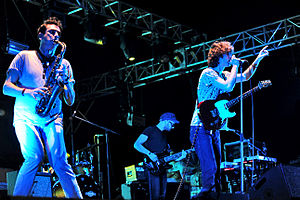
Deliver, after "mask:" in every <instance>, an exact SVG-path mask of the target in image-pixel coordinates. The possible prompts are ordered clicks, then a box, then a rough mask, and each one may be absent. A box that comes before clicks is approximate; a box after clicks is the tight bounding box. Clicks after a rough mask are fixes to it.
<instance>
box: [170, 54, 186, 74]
mask: <svg viewBox="0 0 300 200" xmlns="http://www.w3.org/2000/svg"><path fill="white" fill-rule="evenodd" d="M169 66H170V70H173V69H175V68H183V67H185V56H184V49H176V50H175V51H174V53H173V58H172V60H170V63H169Z"/></svg>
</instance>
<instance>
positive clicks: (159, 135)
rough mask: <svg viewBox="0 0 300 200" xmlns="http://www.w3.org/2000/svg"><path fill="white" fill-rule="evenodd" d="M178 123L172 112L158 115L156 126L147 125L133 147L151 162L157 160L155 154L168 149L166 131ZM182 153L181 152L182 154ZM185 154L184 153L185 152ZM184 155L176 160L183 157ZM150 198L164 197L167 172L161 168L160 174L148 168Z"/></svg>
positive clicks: (151, 199) (152, 199) (157, 199)
mask: <svg viewBox="0 0 300 200" xmlns="http://www.w3.org/2000/svg"><path fill="white" fill-rule="evenodd" d="M177 123H179V121H178V120H177V119H176V117H175V114H173V113H164V114H162V115H161V116H160V119H159V123H158V124H157V125H156V126H149V127H147V128H146V129H145V130H144V131H143V133H142V134H141V135H140V136H139V137H138V139H137V140H136V141H135V143H134V148H135V149H136V150H138V151H139V152H141V153H143V154H145V155H147V157H149V159H150V160H151V161H153V162H156V161H158V159H159V157H158V156H157V155H159V154H162V153H164V152H165V151H166V150H170V148H169V145H168V143H167V135H166V134H165V133H166V132H170V131H171V130H172V129H173V128H174V126H175V124H177ZM182 155H183V154H182ZM185 155H186V154H185ZM184 157H185V156H184V155H183V156H182V158H179V159H177V160H180V159H183V158H184ZM148 176H149V177H148V178H149V193H150V200H159V199H165V198H166V189H167V172H166V170H162V173H160V174H152V173H151V171H150V170H148Z"/></svg>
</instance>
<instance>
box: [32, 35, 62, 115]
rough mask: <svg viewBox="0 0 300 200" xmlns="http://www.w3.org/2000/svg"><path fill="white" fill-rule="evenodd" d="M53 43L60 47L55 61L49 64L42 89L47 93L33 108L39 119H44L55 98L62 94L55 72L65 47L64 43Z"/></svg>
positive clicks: (56, 41)
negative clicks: (48, 70) (49, 68)
mask: <svg viewBox="0 0 300 200" xmlns="http://www.w3.org/2000/svg"><path fill="white" fill-rule="evenodd" d="M54 42H55V43H57V44H59V45H60V46H61V51H60V53H59V54H58V55H57V56H56V58H55V61H54V62H53V63H52V64H51V67H52V68H51V72H50V74H49V77H48V78H47V81H46V83H45V85H44V87H47V88H48V91H47V93H45V95H43V96H42V98H41V99H40V100H39V101H38V103H37V105H36V106H35V111H36V114H38V115H39V116H41V117H46V116H47V115H48V114H49V112H50V111H51V109H52V107H53V103H54V102H55V100H56V98H57V97H58V96H59V95H60V93H61V92H62V90H61V85H60V83H59V82H58V80H57V73H56V70H57V69H58V68H59V67H60V65H61V62H62V60H63V58H64V55H65V52H66V48H67V45H66V44H65V43H64V42H61V41H58V40H55V41H54Z"/></svg>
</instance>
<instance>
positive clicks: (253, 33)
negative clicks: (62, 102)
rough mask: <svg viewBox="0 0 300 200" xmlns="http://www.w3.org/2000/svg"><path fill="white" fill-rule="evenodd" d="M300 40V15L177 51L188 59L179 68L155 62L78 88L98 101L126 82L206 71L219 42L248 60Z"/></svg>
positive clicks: (134, 83)
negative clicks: (210, 51)
mask: <svg viewBox="0 0 300 200" xmlns="http://www.w3.org/2000/svg"><path fill="white" fill-rule="evenodd" d="M299 37H300V15H298V16H294V17H291V18H287V19H283V20H280V21H277V22H274V23H270V24H266V25H263V26H260V27H256V28H252V29H249V30H246V31H242V32H239V33H235V34H232V35H228V36H225V37H222V38H218V39H216V40H211V41H208V42H203V43H200V44H197V45H192V46H186V47H184V48H181V49H178V50H177V51H178V52H179V53H181V54H182V55H183V57H184V59H183V61H182V62H181V63H180V65H178V66H173V65H171V64H161V63H159V62H157V61H156V60H155V59H154V58H152V59H149V60H145V61H143V62H139V63H136V64H132V65H128V66H125V67H122V68H119V69H118V70H115V71H113V72H107V73H104V74H100V75H97V76H95V77H92V78H89V79H86V80H82V81H80V82H79V83H78V88H77V89H78V92H79V98H83V99H85V98H89V97H92V98H94V97H98V96H103V95H108V94H112V93H115V92H117V91H118V90H119V89H120V85H121V84H122V82H124V83H125V82H127V83H131V84H132V87H133V88H136V87H141V86H144V85H147V84H149V83H153V82H157V81H162V80H165V79H169V78H173V77H176V76H180V75H183V74H188V73H191V72H195V71H199V70H202V69H204V68H206V67H207V52H208V50H209V48H210V46H211V44H212V43H213V42H215V41H217V40H218V41H221V40H226V41H229V42H231V43H232V44H233V45H234V48H235V54H236V55H237V57H240V58H246V57H250V56H254V55H257V54H258V53H259V51H260V50H261V49H262V48H263V47H264V46H266V45H268V51H274V50H278V49H281V48H285V47H288V46H292V45H295V44H297V43H298V38H299Z"/></svg>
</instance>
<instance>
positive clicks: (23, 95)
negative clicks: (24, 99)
mask: <svg viewBox="0 0 300 200" xmlns="http://www.w3.org/2000/svg"><path fill="white" fill-rule="evenodd" d="M25 90H26V88H24V89H23V90H22V96H24V92H25Z"/></svg>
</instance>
